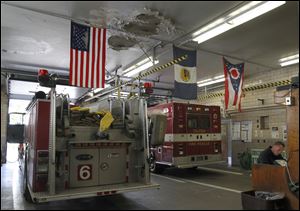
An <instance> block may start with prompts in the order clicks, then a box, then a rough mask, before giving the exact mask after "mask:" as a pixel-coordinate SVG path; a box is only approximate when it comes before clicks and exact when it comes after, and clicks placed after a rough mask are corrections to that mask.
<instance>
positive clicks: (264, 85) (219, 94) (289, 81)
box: [198, 80, 291, 100]
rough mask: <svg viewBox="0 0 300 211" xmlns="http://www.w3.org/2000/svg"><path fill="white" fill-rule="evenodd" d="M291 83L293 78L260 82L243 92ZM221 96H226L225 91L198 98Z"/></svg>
mask: <svg viewBox="0 0 300 211" xmlns="http://www.w3.org/2000/svg"><path fill="white" fill-rule="evenodd" d="M289 84H291V80H282V81H275V82H270V83H265V84H260V85H255V86H251V87H247V88H244V89H243V92H249V91H255V90H258V89H266V88H271V87H276V86H283V85H289ZM221 96H224V93H223V92H218V93H209V94H207V95H202V96H199V97H198V100H205V99H209V98H214V97H221Z"/></svg>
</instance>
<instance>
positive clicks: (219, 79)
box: [197, 75, 225, 87]
mask: <svg viewBox="0 0 300 211" xmlns="http://www.w3.org/2000/svg"><path fill="white" fill-rule="evenodd" d="M222 81H225V78H224V75H218V76H215V77H213V78H209V79H205V80H202V81H198V82H197V84H198V87H203V86H207V85H211V84H215V83H219V82H222Z"/></svg>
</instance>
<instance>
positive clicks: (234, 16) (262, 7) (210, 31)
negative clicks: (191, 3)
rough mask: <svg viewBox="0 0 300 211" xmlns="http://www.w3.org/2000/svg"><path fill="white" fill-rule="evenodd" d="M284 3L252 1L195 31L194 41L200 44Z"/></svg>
mask: <svg viewBox="0 0 300 211" xmlns="http://www.w3.org/2000/svg"><path fill="white" fill-rule="evenodd" d="M283 4H285V1H252V2H250V3H248V4H246V5H244V6H243V7H241V8H239V9H237V10H235V11H233V12H232V13H230V14H229V15H227V16H226V17H224V18H220V19H218V20H216V21H214V22H212V23H210V24H208V25H206V26H204V27H203V28H201V29H200V30H198V31H197V32H195V33H194V34H193V36H194V37H195V38H194V39H193V41H196V42H198V44H199V43H202V42H205V41H206V40H209V39H211V38H213V37H216V36H218V35H219V34H222V33H224V32H226V31H228V30H230V29H232V28H234V27H237V26H239V25H241V24H243V23H245V22H248V21H250V20H252V19H254V18H256V17H258V16H260V15H262V14H264V13H267V12H269V11H271V10H273V9H275V8H277V7H279V6H281V5H283Z"/></svg>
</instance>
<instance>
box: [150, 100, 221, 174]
mask: <svg viewBox="0 0 300 211" xmlns="http://www.w3.org/2000/svg"><path fill="white" fill-rule="evenodd" d="M148 113H149V114H151V113H152V114H154V113H163V114H164V115H166V116H167V127H166V133H165V137H164V143H163V144H162V145H151V164H150V170H151V171H152V172H157V173H161V172H162V171H163V170H164V169H165V167H168V166H174V167H177V168H191V169H195V168H197V167H198V166H200V165H203V164H208V163H215V162H222V157H221V156H222V155H221V153H222V152H221V119H220V107H219V106H205V105H198V104H187V103H178V102H171V103H165V104H159V105H156V106H153V107H149V108H148Z"/></svg>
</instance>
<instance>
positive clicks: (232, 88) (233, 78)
mask: <svg viewBox="0 0 300 211" xmlns="http://www.w3.org/2000/svg"><path fill="white" fill-rule="evenodd" d="M223 62H224V77H225V109H226V110H227V109H228V107H229V106H234V107H235V108H236V106H237V105H238V109H239V111H241V96H242V88H243V82H244V63H240V64H231V63H230V62H228V61H227V60H226V59H225V58H224V57H223Z"/></svg>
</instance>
